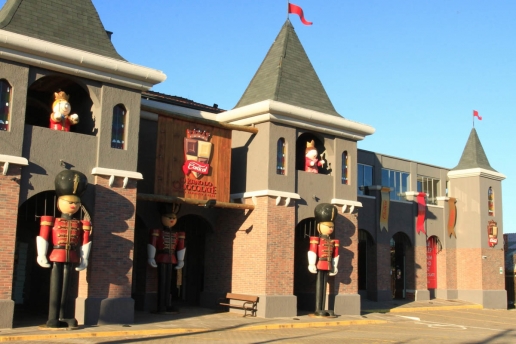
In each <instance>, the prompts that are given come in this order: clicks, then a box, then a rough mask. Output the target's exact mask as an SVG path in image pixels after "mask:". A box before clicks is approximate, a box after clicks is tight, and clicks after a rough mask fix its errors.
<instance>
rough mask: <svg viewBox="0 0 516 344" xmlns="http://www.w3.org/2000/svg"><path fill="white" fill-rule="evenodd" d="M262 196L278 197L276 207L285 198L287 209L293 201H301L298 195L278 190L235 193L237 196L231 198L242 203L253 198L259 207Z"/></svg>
mask: <svg viewBox="0 0 516 344" xmlns="http://www.w3.org/2000/svg"><path fill="white" fill-rule="evenodd" d="M261 196H272V197H276V205H279V204H280V203H281V200H282V199H283V198H284V199H285V207H288V206H289V205H290V200H291V199H301V197H300V196H299V195H298V194H296V193H292V192H285V191H278V190H259V191H250V192H243V193H235V194H231V196H230V197H231V199H232V200H240V201H242V200H243V199H244V198H251V199H252V200H253V204H254V205H257V203H258V199H257V197H261ZM242 203H243V202H242Z"/></svg>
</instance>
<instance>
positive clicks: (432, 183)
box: [417, 175, 441, 204]
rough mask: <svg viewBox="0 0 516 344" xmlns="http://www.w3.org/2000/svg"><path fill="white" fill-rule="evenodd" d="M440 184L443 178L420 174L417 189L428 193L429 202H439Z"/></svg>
mask: <svg viewBox="0 0 516 344" xmlns="http://www.w3.org/2000/svg"><path fill="white" fill-rule="evenodd" d="M440 184H441V180H439V179H436V178H432V177H425V176H420V175H418V176H417V191H418V192H424V193H426V194H427V195H428V196H427V203H428V204H437V197H439V196H441V193H440V188H439V185H440Z"/></svg>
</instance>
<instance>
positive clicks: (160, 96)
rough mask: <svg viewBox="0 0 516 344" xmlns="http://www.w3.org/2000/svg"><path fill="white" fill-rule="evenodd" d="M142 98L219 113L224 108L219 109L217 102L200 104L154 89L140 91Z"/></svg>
mask: <svg viewBox="0 0 516 344" xmlns="http://www.w3.org/2000/svg"><path fill="white" fill-rule="evenodd" d="M142 98H143V99H149V100H154V101H157V102H160V103H166V104H172V105H177V106H181V107H184V108H189V109H194V110H200V111H206V112H211V113H221V112H224V111H226V110H223V109H220V108H219V106H218V105H217V104H213V106H209V105H205V104H201V103H197V102H194V101H193V100H190V99H186V98H183V97H178V96H170V95H168V94H164V93H159V92H154V91H143V92H142Z"/></svg>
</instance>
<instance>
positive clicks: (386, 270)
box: [376, 243, 392, 290]
mask: <svg viewBox="0 0 516 344" xmlns="http://www.w3.org/2000/svg"><path fill="white" fill-rule="evenodd" d="M376 252H377V255H376V262H377V269H378V270H377V277H376V281H377V285H378V289H377V290H392V286H391V282H392V277H391V246H390V244H388V243H378V244H377V245H376Z"/></svg>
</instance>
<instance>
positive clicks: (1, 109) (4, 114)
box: [0, 79, 12, 131]
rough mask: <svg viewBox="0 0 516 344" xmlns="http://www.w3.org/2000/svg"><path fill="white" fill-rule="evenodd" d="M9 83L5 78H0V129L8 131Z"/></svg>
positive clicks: (9, 109)
mask: <svg viewBox="0 0 516 344" xmlns="http://www.w3.org/2000/svg"><path fill="white" fill-rule="evenodd" d="M11 93H12V92H11V85H9V83H8V82H7V81H6V80H5V79H2V80H0V130H3V131H9V121H10V119H11V118H10V116H11Z"/></svg>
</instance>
